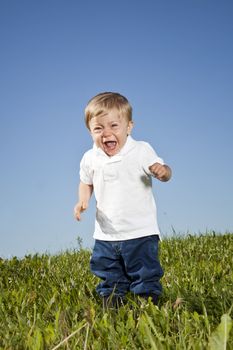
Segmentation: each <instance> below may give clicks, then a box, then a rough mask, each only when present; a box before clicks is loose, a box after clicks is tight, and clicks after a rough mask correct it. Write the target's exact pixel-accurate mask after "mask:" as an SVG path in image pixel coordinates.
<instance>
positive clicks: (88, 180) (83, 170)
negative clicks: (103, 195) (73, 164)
mask: <svg viewBox="0 0 233 350" xmlns="http://www.w3.org/2000/svg"><path fill="white" fill-rule="evenodd" d="M91 159H92V157H91V152H90V151H88V152H86V153H85V154H84V156H83V157H82V159H81V162H80V172H79V174H80V180H81V181H82V182H83V183H85V184H86V185H92V184H93V173H94V172H93V169H92V160H91Z"/></svg>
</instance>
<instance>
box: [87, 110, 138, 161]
mask: <svg viewBox="0 0 233 350" xmlns="http://www.w3.org/2000/svg"><path fill="white" fill-rule="evenodd" d="M132 127H133V122H132V121H128V120H127V119H126V118H125V117H123V116H121V115H120V114H119V112H118V111H117V110H116V109H113V110H111V111H109V112H108V113H107V114H104V115H102V116H97V117H94V118H92V119H91V120H90V122H89V128H90V132H91V136H92V138H93V141H94V143H95V144H96V146H97V147H99V148H101V149H102V150H103V151H104V152H105V153H106V154H107V155H108V156H110V157H112V156H114V155H116V154H117V153H118V152H120V150H121V149H122V147H123V146H124V144H125V142H126V140H127V136H128V135H129V134H130V132H131V130H132Z"/></svg>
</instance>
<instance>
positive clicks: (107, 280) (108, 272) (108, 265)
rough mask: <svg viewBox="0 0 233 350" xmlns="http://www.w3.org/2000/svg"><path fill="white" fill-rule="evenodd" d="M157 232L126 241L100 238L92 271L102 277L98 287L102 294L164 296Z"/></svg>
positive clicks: (96, 242)
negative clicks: (128, 293) (102, 239)
mask: <svg viewBox="0 0 233 350" xmlns="http://www.w3.org/2000/svg"><path fill="white" fill-rule="evenodd" d="M158 242H159V237H158V236H157V235H152V236H147V237H142V238H136V239H130V240H126V241H114V242H112V241H101V240H96V241H95V246H94V249H93V254H92V257H91V261H90V266H91V271H92V272H93V273H94V274H95V275H96V276H98V277H99V278H101V279H102V282H101V283H100V284H99V285H98V286H97V288H96V290H97V292H98V294H99V295H100V296H102V297H105V296H109V295H110V294H112V293H114V294H116V295H118V296H120V297H123V296H124V295H125V294H126V293H127V292H132V293H134V294H138V295H140V294H145V293H146V294H156V295H160V294H161V292H162V286H161V283H160V278H161V277H162V276H163V270H162V267H161V265H160V262H159V259H158Z"/></svg>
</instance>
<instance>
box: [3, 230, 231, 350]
mask: <svg viewBox="0 0 233 350" xmlns="http://www.w3.org/2000/svg"><path fill="white" fill-rule="evenodd" d="M232 256H233V235H232V234H224V235H216V234H215V233H212V234H205V235H200V236H191V235H189V236H187V237H173V238H170V239H166V240H164V241H162V242H161V244H160V259H161V263H162V265H163V268H164V270H165V274H164V277H163V279H162V284H163V288H164V289H163V295H162V297H161V299H160V301H159V305H158V307H156V306H153V305H152V304H151V302H150V301H149V302H145V301H143V302H142V301H141V302H140V301H139V300H137V299H135V298H133V297H132V296H129V301H128V303H127V304H126V305H125V306H124V307H121V308H120V309H119V310H104V309H103V307H102V303H101V300H100V299H99V297H98V295H97V294H96V292H95V287H96V285H97V283H98V280H97V278H96V277H94V276H93V275H92V274H91V273H90V271H89V259H90V251H88V250H85V249H82V248H79V249H77V250H73V251H67V252H64V253H60V254H58V255H54V256H50V255H38V254H36V255H28V256H25V257H24V258H23V259H18V258H15V257H14V258H12V259H10V260H4V259H0V349H7V350H10V349H12V350H17V349H32V350H37V349H38V350H40V349H51V350H52V349H53V350H55V349H95V350H104V349H108V350H110V349H112V350H126V349H128V350H134V349H135V350H141V349H158V350H160V349H161V350H163V349H197V350H198V349H200V350H202V349H211V350H215V349H216V350H217V349H229V350H230V349H233V334H232V333H233V332H232V329H231V326H232V317H233V315H232V310H233V306H232V305H233V304H232V303H233V282H232V281H233V275H232V271H233V260H232ZM177 299H178V300H177ZM176 300H177V305H175V307H174V306H173V303H174V301H176ZM181 301H182V302H181Z"/></svg>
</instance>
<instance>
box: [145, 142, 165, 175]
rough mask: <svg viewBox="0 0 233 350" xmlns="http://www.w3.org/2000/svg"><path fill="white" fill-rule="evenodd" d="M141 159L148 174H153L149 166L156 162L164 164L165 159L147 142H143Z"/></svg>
mask: <svg viewBox="0 0 233 350" xmlns="http://www.w3.org/2000/svg"><path fill="white" fill-rule="evenodd" d="M140 160H141V164H142V167H143V170H144V171H145V173H146V174H148V175H151V173H150V171H149V169H148V168H149V166H151V165H152V164H154V163H160V164H162V165H163V164H164V161H163V159H162V158H160V157H159V156H158V155H157V153H156V152H155V150H154V149H153V148H152V147H151V145H150V144H149V143H147V142H141V152H140Z"/></svg>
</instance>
